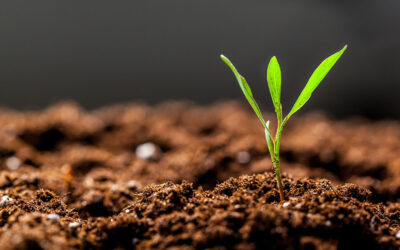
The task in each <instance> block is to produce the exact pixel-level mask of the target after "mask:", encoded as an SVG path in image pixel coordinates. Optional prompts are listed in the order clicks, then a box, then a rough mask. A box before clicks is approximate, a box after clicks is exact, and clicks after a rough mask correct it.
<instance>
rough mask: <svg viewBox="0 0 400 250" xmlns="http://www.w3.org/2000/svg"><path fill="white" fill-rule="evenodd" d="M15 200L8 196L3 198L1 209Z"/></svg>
mask: <svg viewBox="0 0 400 250" xmlns="http://www.w3.org/2000/svg"><path fill="white" fill-rule="evenodd" d="M13 200H14V199H13V198H11V197H9V196H7V195H4V196H2V197H1V200H0V207H4V206H5V205H7V203H8V202H11V201H13Z"/></svg>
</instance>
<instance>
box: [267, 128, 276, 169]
mask: <svg viewBox="0 0 400 250" xmlns="http://www.w3.org/2000/svg"><path fill="white" fill-rule="evenodd" d="M266 126H267V128H268V130H269V121H267V124H266ZM268 130H267V129H265V139H266V140H267V144H268V151H269V154H270V155H271V160H272V162H274V157H275V154H274V146H273V144H272V140H271V136H270V134H269V133H268Z"/></svg>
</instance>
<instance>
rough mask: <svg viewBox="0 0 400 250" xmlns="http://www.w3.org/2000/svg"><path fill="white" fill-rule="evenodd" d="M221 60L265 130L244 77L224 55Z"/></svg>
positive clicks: (258, 109)
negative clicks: (233, 76) (234, 78)
mask: <svg viewBox="0 0 400 250" xmlns="http://www.w3.org/2000/svg"><path fill="white" fill-rule="evenodd" d="M221 59H222V61H224V62H225V63H226V65H228V67H229V68H230V69H231V70H232V72H233V74H234V75H235V77H236V80H237V82H238V83H239V86H240V88H241V89H242V92H243V94H244V96H245V97H246V99H247V101H248V102H249V103H250V106H251V107H252V108H253V110H254V112H255V113H256V115H257V117H258V119H259V120H260V121H261V123H262V125H263V127H264V128H266V124H265V121H264V118H263V116H262V114H261V111H260V108H259V107H258V104H257V102H256V101H255V100H254V97H253V93H252V92H251V89H250V87H249V84H248V83H247V81H246V79H244V77H243V76H241V75H240V74H239V72H238V71H237V70H236V68H235V66H233V64H232V62H231V61H229V59H228V58H227V57H225V56H224V55H221Z"/></svg>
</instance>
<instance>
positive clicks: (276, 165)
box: [273, 161, 285, 202]
mask: <svg viewBox="0 0 400 250" xmlns="http://www.w3.org/2000/svg"><path fill="white" fill-rule="evenodd" d="M273 165H274V169H275V177H276V181H277V182H278V189H279V196H280V198H281V202H284V201H285V195H284V193H283V187H282V180H281V169H280V166H279V161H275V163H274V164H273Z"/></svg>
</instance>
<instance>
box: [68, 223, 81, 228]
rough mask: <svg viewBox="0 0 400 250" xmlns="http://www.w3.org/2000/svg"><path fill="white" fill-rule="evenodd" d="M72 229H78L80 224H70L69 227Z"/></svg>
mask: <svg viewBox="0 0 400 250" xmlns="http://www.w3.org/2000/svg"><path fill="white" fill-rule="evenodd" d="M68 226H69V227H70V228H77V227H79V223H78V222H71V223H69V225H68Z"/></svg>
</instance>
